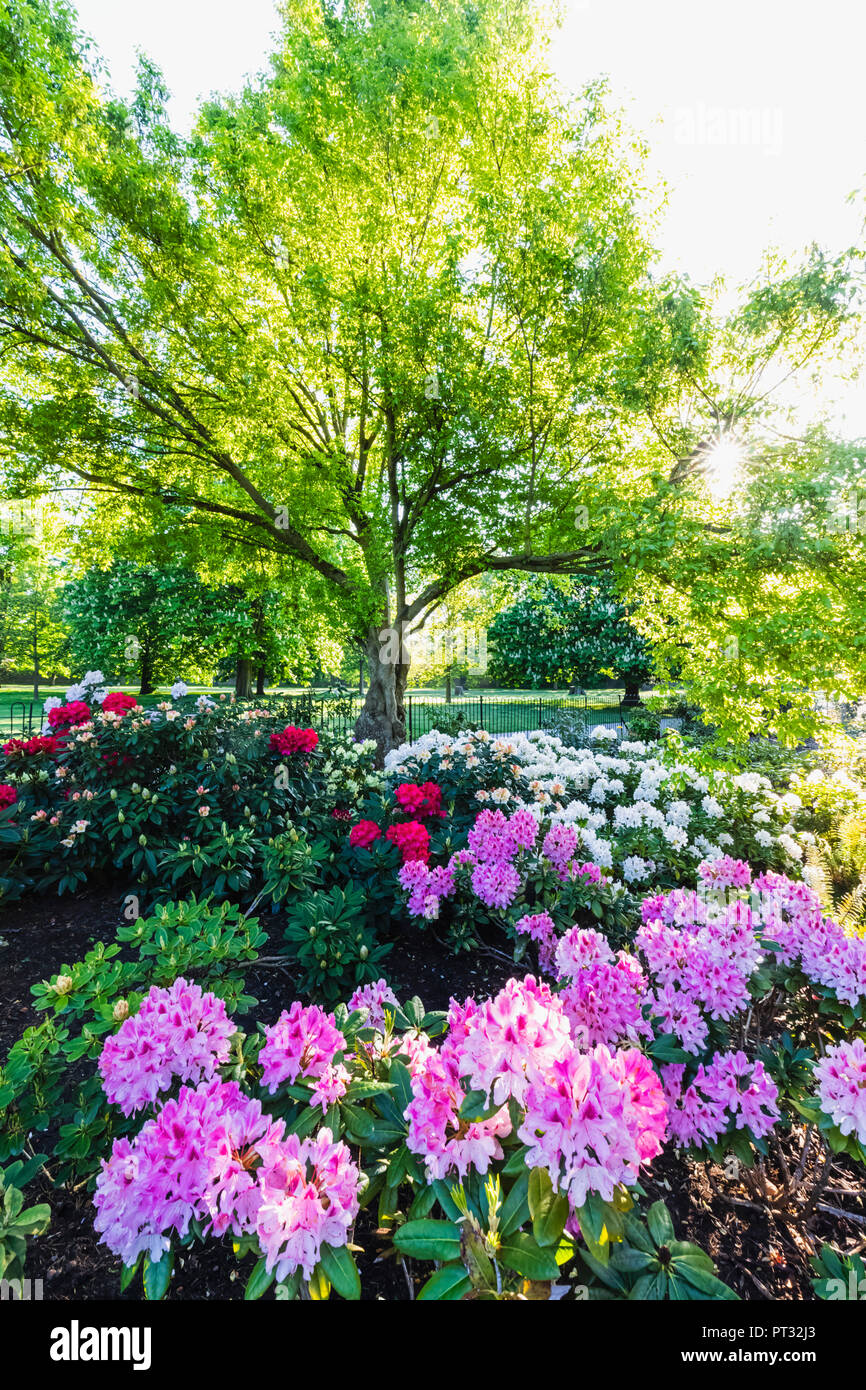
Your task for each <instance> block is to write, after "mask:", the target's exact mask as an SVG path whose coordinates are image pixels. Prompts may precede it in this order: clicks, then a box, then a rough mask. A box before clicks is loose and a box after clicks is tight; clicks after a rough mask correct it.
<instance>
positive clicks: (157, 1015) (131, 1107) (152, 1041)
mask: <svg viewBox="0 0 866 1390" xmlns="http://www.w3.org/2000/svg"><path fill="white" fill-rule="evenodd" d="M234 1032H235V1025H234V1023H233V1022H232V1021H231V1019H230V1018H229V1017H228V1016H227V1014H226V1006H225V1004H224V1002H223V1001H222V999H217V997H216V996H215V995H213V994H204V993H203V992H202V990H201V989H200V988H199V986H198V985H195V984H188V983H187V981H186V980H184V979H182V978H178V979H177V980H175V982H174V984H173V985H172V986H171V988H170V989H160V988H158V987H157V986H156V985H152V986H151V988H150V990H149V992H148V993H147V994H146V995H145V997H144V999H143V1000H142V1003H141V1008H140V1009H139V1011H138V1013H137V1014H133V1015H132V1016H131V1017H129V1018H127V1019H126V1020H125V1021H124V1022H123V1023H122V1024H121V1026H120V1028H119V1029H118V1030H117V1032H116V1033H115V1034H114V1036H113V1037H109V1038H106V1040H105V1043H104V1045H103V1048H102V1053H101V1054H100V1058H99V1071H100V1074H101V1076H102V1089H103V1090H104V1092H105V1094H106V1096H107V1097H108V1099H109V1100H110V1101H111V1102H112V1103H113V1104H115V1105H118V1106H119V1107H120V1109H121V1110H122V1111H123V1113H124V1115H132V1114H133V1113H134V1112H135V1111H136V1110H141V1109H142V1108H143V1107H144V1106H145V1105H151V1104H152V1103H153V1101H155V1100H156V1097H157V1096H158V1095H159V1094H160V1092H161V1091H166V1090H168V1088H169V1087H170V1086H171V1083H172V1081H173V1080H174V1078H175V1077H180V1079H181V1080H182V1081H188V1082H191V1083H192V1085H196V1084H197V1083H198V1082H200V1081H207V1080H209V1079H210V1078H211V1077H212V1076H214V1074H215V1072H216V1069H217V1067H218V1066H219V1065H220V1064H221V1063H223V1062H226V1061H228V1057H229V1050H230V1039H231V1037H232V1034H233V1033H234Z"/></svg>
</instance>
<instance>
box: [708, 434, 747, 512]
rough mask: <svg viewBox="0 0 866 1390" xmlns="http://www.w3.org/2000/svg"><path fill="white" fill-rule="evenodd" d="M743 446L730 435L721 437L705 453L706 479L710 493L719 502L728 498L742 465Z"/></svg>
mask: <svg viewBox="0 0 866 1390" xmlns="http://www.w3.org/2000/svg"><path fill="white" fill-rule="evenodd" d="M743 457H744V455H743V446H742V445H741V444H740V443H739V441H738V440H736V439H734V438H733V436H732V435H722V437H721V438H720V439H719V440H717V442H716V443H715V444H713V445H712V447H711V448H710V449H708V450H707V453H706V468H707V472H706V477H707V483H708V485H709V489H710V492H711V493H712V495H713V497H715V498H717V499H718V500H719V501H721V500H723V499H724V498H726V497H730V495H731V493H732V492H733V490H734V488H735V487H736V484H737V479H738V477H739V474H740V468H741V465H742V463H743Z"/></svg>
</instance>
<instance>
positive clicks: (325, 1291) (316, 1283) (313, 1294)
mask: <svg viewBox="0 0 866 1390" xmlns="http://www.w3.org/2000/svg"><path fill="white" fill-rule="evenodd" d="M307 1288H308V1289H309V1291H310V1298H311V1299H312V1301H313V1302H314V1303H325V1302H327V1300H328V1299H329V1298H330V1296H331V1281H330V1280H329V1278H328V1276H327V1274H326V1273H325V1271H324V1269H323V1268H322V1265H321V1263H320V1264H317V1265H316V1268H315V1269H314V1270H313V1272H312V1274H311V1275H310V1278H309V1280H308V1282H307Z"/></svg>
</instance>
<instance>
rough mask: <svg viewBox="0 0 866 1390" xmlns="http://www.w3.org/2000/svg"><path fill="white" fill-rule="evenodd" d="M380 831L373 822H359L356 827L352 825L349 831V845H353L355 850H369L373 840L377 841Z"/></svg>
mask: <svg viewBox="0 0 866 1390" xmlns="http://www.w3.org/2000/svg"><path fill="white" fill-rule="evenodd" d="M381 833H382V832H381V830H380V829H379V827H378V825H377V824H376V822H375V821H374V820H359V821H358V824H357V825H353V826H352V829H351V830H350V831H349V844H350V845H354V847H355V849H369V847H370V845H371V844H372V843H373V841H374V840H378V838H379V836H380V835H381Z"/></svg>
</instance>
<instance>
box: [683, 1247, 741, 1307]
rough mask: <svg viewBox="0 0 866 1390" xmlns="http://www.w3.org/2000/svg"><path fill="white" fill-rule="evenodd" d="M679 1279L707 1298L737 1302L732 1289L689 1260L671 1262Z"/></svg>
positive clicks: (737, 1299)
mask: <svg viewBox="0 0 866 1390" xmlns="http://www.w3.org/2000/svg"><path fill="white" fill-rule="evenodd" d="M673 1263H674V1264H675V1266H676V1272H677V1275H678V1277H679V1278H681V1279H685V1280H686V1281H687V1282H688V1283H689V1284H691V1286H692V1287H693V1288H695V1289H697V1290H698V1291H699V1293H702V1294H705V1295H706V1297H707V1298H712V1299H723V1300H725V1301H726V1302H729V1303H732V1302H739V1295H738V1294H736V1293H735V1292H734V1290H733V1289H730V1288H728V1286H727V1284H723V1283H722V1281H721V1279H717V1278H716V1276H715V1275H714V1274H710V1273H708V1272H707V1270H706V1269H704V1268H703V1267H699V1266H698V1265H696V1264H693V1263H692V1262H691V1261H690V1260H687V1259H683V1258H682V1257H680V1258H678V1259H676V1260H675V1261H674V1262H673Z"/></svg>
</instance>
